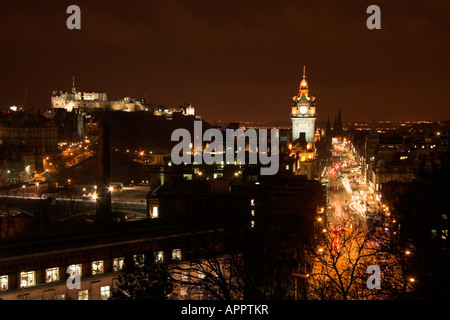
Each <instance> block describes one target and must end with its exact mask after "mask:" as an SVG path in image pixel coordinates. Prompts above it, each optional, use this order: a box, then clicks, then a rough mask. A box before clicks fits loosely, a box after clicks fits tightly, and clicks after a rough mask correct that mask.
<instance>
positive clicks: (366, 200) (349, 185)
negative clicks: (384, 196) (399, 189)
mask: <svg viewBox="0 0 450 320" xmlns="http://www.w3.org/2000/svg"><path fill="white" fill-rule="evenodd" d="M332 159H333V161H332V164H331V165H330V166H329V167H327V168H326V169H325V170H324V172H323V175H322V183H325V184H326V187H327V208H326V217H327V223H328V228H330V229H333V228H338V227H340V226H344V227H345V228H352V227H353V225H354V223H355V222H362V224H364V223H365V222H366V220H367V217H368V215H369V214H370V212H371V210H372V209H371V206H370V204H371V203H372V201H373V193H372V192H371V190H370V188H368V186H367V185H366V184H365V181H364V177H363V176H362V175H361V170H360V167H359V163H358V161H357V159H356V158H355V155H354V154H353V153H352V145H351V142H350V141H346V140H344V142H341V143H335V144H333V158H332Z"/></svg>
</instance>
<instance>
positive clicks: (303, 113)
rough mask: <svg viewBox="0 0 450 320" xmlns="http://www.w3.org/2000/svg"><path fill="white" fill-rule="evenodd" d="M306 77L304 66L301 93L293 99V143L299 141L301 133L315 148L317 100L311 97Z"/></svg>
mask: <svg viewBox="0 0 450 320" xmlns="http://www.w3.org/2000/svg"><path fill="white" fill-rule="evenodd" d="M305 77H306V74H305V67H304V66H303V79H302V81H301V82H300V88H299V92H298V94H297V95H296V96H294V97H292V110H291V121H292V141H295V140H297V139H298V138H300V136H301V133H304V135H305V139H306V142H307V143H310V144H311V145H312V146H313V145H314V136H315V133H316V130H315V122H316V106H315V99H316V98H315V97H314V96H310V95H309V89H308V82H307V81H306V78H305Z"/></svg>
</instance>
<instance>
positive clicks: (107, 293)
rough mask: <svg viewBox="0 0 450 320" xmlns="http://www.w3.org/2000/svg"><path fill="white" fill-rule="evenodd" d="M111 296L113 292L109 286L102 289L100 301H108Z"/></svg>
mask: <svg viewBox="0 0 450 320" xmlns="http://www.w3.org/2000/svg"><path fill="white" fill-rule="evenodd" d="M110 295H111V290H110V288H109V286H105V287H100V299H102V300H108V299H109V297H110Z"/></svg>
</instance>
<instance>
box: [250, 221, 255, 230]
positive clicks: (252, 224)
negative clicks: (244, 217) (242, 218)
mask: <svg viewBox="0 0 450 320" xmlns="http://www.w3.org/2000/svg"><path fill="white" fill-rule="evenodd" d="M250 227H252V228H254V227H255V221H254V220H252V221H251V224H250Z"/></svg>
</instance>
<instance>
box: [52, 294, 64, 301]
mask: <svg viewBox="0 0 450 320" xmlns="http://www.w3.org/2000/svg"><path fill="white" fill-rule="evenodd" d="M65 299H66V295H65V294H64V293H63V294H57V295H55V296H53V300H65Z"/></svg>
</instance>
